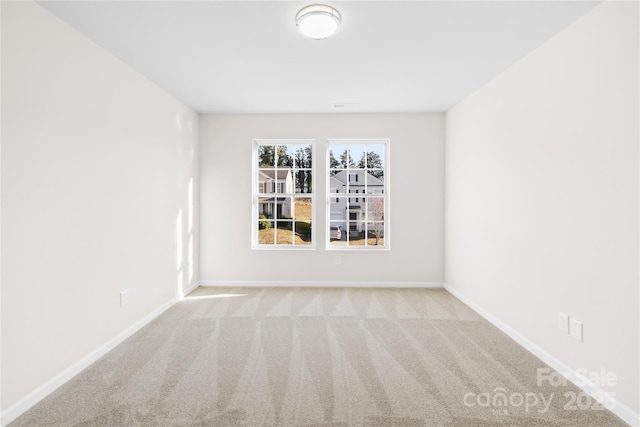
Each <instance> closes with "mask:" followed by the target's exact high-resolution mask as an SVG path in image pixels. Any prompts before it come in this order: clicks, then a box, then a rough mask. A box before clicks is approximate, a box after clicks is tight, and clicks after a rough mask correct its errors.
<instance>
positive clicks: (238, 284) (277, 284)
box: [198, 280, 444, 289]
mask: <svg viewBox="0 0 640 427" xmlns="http://www.w3.org/2000/svg"><path fill="white" fill-rule="evenodd" d="M198 285H200V286H214V287H221V288H224V287H232V288H399V289H401V288H436V289H437V288H444V283H442V282H336V281H307V280H296V281H286V280H285V281H276V280H273V281H255V280H202V281H200V282H198Z"/></svg>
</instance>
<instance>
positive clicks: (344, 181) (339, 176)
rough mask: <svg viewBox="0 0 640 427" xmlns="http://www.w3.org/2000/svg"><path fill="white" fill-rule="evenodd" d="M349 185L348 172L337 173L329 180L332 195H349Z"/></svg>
mask: <svg viewBox="0 0 640 427" xmlns="http://www.w3.org/2000/svg"><path fill="white" fill-rule="evenodd" d="M348 184H349V172H348V171H346V170H343V171H339V172H336V174H335V175H333V176H331V178H329V187H330V191H331V193H332V194H333V193H342V194H346V193H347V187H348Z"/></svg>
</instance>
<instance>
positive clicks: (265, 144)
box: [252, 140, 315, 249]
mask: <svg viewBox="0 0 640 427" xmlns="http://www.w3.org/2000/svg"><path fill="white" fill-rule="evenodd" d="M314 149H315V145H314V141H313V140H254V150H253V153H254V155H253V171H254V173H253V189H254V190H253V194H254V195H253V204H252V205H253V215H252V223H253V224H252V247H253V248H254V249H315V239H314V235H315V228H314V221H313V219H314V212H315V193H314V190H313V187H314V185H313V180H314V166H315V165H314V154H315V153H314ZM267 189H270V191H266V190H267Z"/></svg>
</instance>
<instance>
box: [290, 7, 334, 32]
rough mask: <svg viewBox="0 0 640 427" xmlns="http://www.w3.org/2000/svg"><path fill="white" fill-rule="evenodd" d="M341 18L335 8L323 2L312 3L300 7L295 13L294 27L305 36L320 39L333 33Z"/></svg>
mask: <svg viewBox="0 0 640 427" xmlns="http://www.w3.org/2000/svg"><path fill="white" fill-rule="evenodd" d="M340 22H342V18H341V17H340V14H339V13H338V11H337V10H335V9H334V8H332V7H331V6H327V5H324V4H312V5H310V6H307V7H303V8H302V9H300V12H298V13H297V15H296V27H298V31H300V32H301V33H302V34H304V35H305V36H307V37H309V38H312V39H315V40H322V39H326V38H327V37H329V36H331V35H332V34H335V33H336V32H337V31H338V29H339V28H340Z"/></svg>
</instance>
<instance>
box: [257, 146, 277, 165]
mask: <svg viewBox="0 0 640 427" xmlns="http://www.w3.org/2000/svg"><path fill="white" fill-rule="evenodd" d="M275 154H276V152H275V147H274V146H273V145H260V146H258V165H259V166H260V167H273V166H274V165H275V164H276V162H275Z"/></svg>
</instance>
